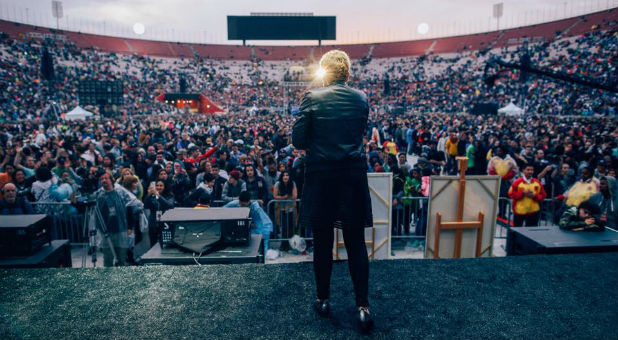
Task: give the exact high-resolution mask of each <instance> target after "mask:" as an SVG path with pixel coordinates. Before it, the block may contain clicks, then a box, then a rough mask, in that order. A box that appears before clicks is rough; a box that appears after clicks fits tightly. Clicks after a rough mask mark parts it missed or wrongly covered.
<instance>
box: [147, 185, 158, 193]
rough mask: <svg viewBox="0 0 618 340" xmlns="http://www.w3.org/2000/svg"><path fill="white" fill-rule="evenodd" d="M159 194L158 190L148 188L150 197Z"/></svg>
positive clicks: (151, 187)
mask: <svg viewBox="0 0 618 340" xmlns="http://www.w3.org/2000/svg"><path fill="white" fill-rule="evenodd" d="M156 193H157V189H156V188H155V187H153V186H149V187H148V194H149V195H155V194H156Z"/></svg>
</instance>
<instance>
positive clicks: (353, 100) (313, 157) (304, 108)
mask: <svg viewBox="0 0 618 340" xmlns="http://www.w3.org/2000/svg"><path fill="white" fill-rule="evenodd" d="M368 117H369V104H368V102H367V97H366V96H365V94H364V93H363V92H361V91H358V90H355V89H352V88H350V87H348V86H347V85H345V84H344V83H343V82H335V83H332V84H331V85H329V86H326V87H323V88H320V89H316V90H312V91H309V92H307V93H306V94H305V96H304V98H303V100H302V103H301V105H300V111H299V113H298V118H297V120H296V123H295V124H294V129H293V132H292V144H294V146H295V147H296V148H298V149H303V150H306V151H307V158H306V166H307V168H306V171H307V172H314V171H329V170H333V169H354V168H358V169H365V170H366V169H367V162H366V157H365V153H364V150H363V135H364V133H365V130H366V128H367V119H368Z"/></svg>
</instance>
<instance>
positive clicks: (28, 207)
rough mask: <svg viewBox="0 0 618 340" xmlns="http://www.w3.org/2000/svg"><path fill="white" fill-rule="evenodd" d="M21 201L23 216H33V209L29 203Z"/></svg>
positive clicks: (23, 199)
mask: <svg viewBox="0 0 618 340" xmlns="http://www.w3.org/2000/svg"><path fill="white" fill-rule="evenodd" d="M21 200H22V202H23V205H22V206H23V208H24V214H27V215H31V214H34V213H35V212H34V208H32V204H30V202H28V200H27V199H25V198H22V199H21Z"/></svg>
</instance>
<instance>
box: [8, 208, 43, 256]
mask: <svg viewBox="0 0 618 340" xmlns="http://www.w3.org/2000/svg"><path fill="white" fill-rule="evenodd" d="M48 221H49V220H48V218H47V215H44V214H38V215H6V216H2V217H1V218H0V256H25V255H30V254H33V253H34V252H36V251H37V250H39V249H40V248H41V247H42V246H43V245H44V244H45V243H48V242H50V241H51V236H50V233H49V222H48Z"/></svg>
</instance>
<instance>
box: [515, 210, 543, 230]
mask: <svg viewBox="0 0 618 340" xmlns="http://www.w3.org/2000/svg"><path fill="white" fill-rule="evenodd" d="M524 224H525V225H526V227H537V226H538V225H539V213H538V211H537V212H535V213H534V214H527V215H517V214H514V216H513V227H522V226H523V225H524Z"/></svg>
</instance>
